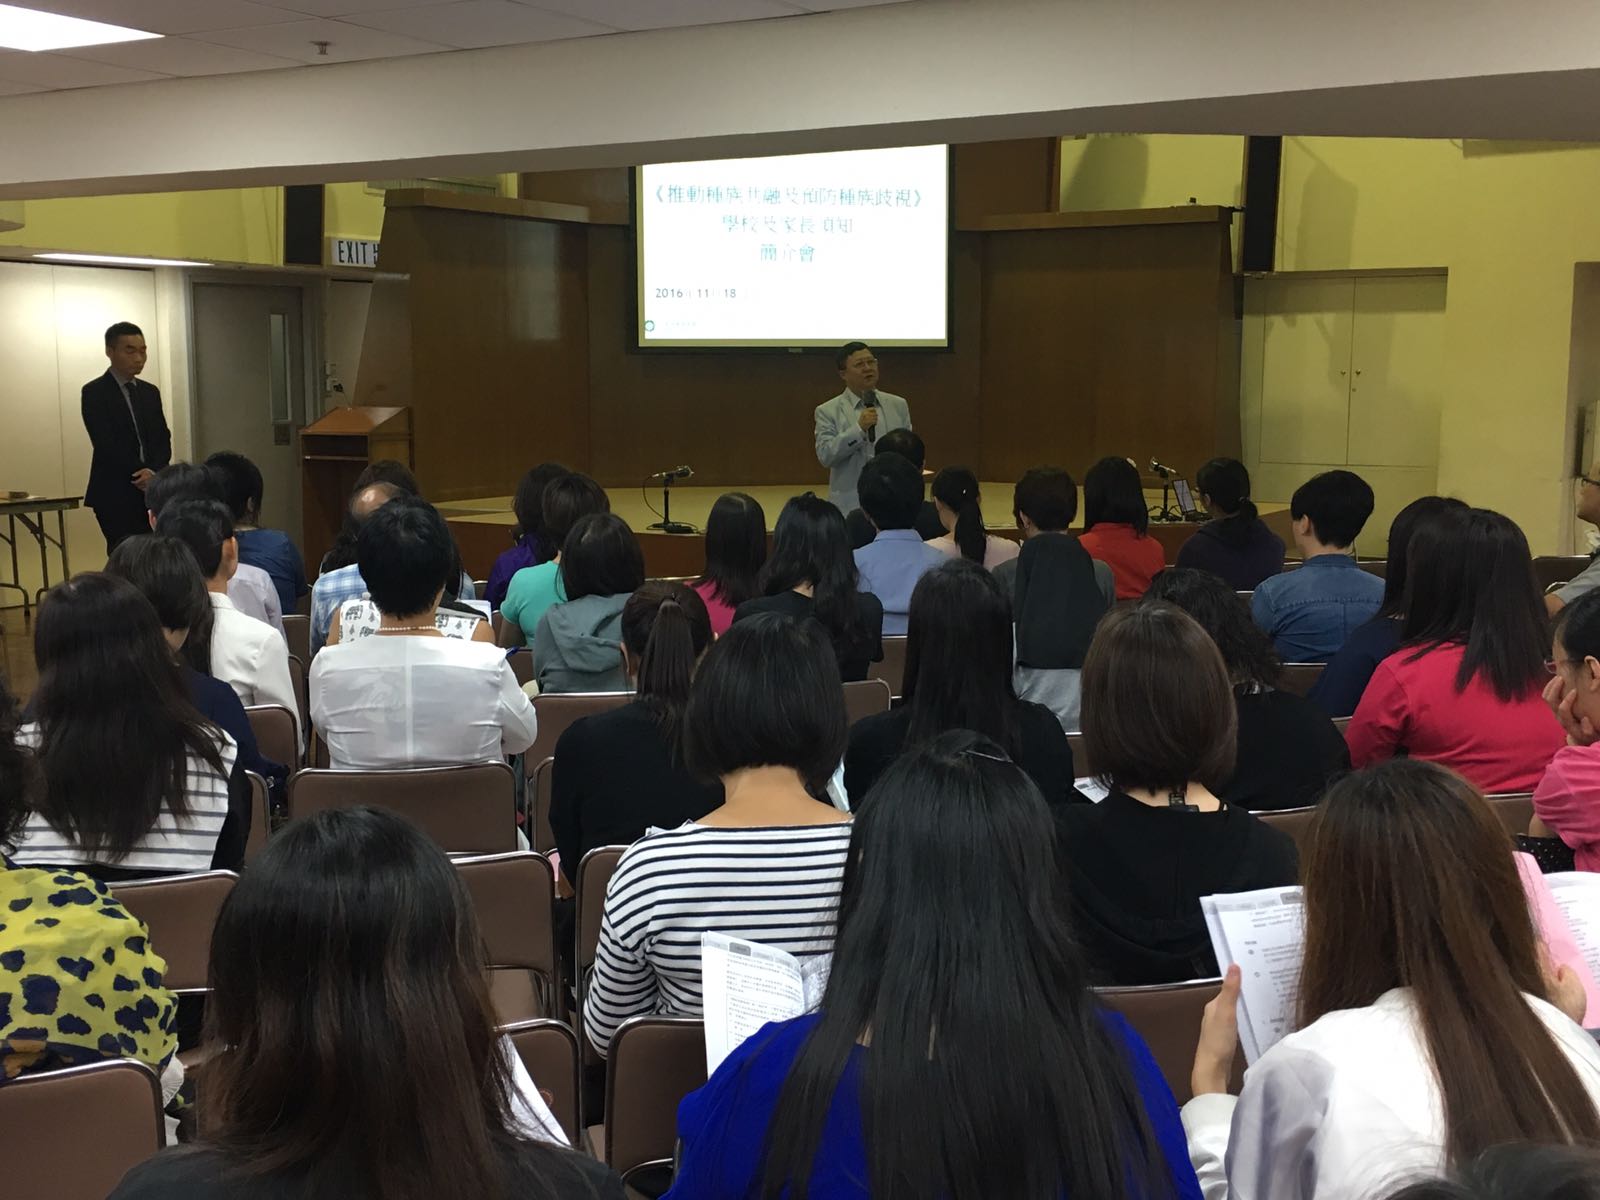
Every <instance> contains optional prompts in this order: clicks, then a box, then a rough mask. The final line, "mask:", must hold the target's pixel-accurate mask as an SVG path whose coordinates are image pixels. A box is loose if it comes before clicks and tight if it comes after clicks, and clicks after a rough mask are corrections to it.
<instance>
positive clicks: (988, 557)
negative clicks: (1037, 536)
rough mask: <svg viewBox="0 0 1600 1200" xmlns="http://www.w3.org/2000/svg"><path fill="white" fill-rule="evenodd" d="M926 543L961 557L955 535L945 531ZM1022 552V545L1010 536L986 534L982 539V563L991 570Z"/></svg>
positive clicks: (953, 555)
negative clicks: (942, 534) (940, 535)
mask: <svg viewBox="0 0 1600 1200" xmlns="http://www.w3.org/2000/svg"><path fill="white" fill-rule="evenodd" d="M928 545H930V546H932V547H933V548H934V549H935V550H942V551H944V553H946V554H948V555H949V556H950V557H951V558H960V557H961V547H960V546H957V545H956V535H955V534H953V533H947V534H945V535H944V536H943V537H936V538H929V539H928ZM1021 553H1022V546H1021V545H1020V544H1018V543H1017V542H1014V541H1012V540H1011V539H1010V538H1003V537H995V535H994V534H992V533H990V534H986V535H984V539H983V565H984V567H985V568H986V569H988V570H990V571H992V570H994V569H995V568H996V567H998V566H999V565H1000V564H1001V563H1003V562H1008V561H1010V560H1011V559H1013V558H1015V557H1016V556H1017V555H1019V554H1021Z"/></svg>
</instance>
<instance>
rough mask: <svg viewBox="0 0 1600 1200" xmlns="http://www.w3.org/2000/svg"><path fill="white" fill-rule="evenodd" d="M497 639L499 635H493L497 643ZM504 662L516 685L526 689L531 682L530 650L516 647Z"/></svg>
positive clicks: (531, 652)
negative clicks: (508, 665)
mask: <svg viewBox="0 0 1600 1200" xmlns="http://www.w3.org/2000/svg"><path fill="white" fill-rule="evenodd" d="M497 615H498V614H497ZM499 639H500V635H499V634H495V640H496V641H498V640H499ZM506 662H507V663H509V664H510V666H511V673H512V674H513V675H514V676H516V679H517V684H518V685H519V686H520V687H527V686H528V685H529V684H530V683H532V682H533V651H532V650H529V649H526V648H525V647H522V646H518V647H517V648H516V649H515V650H513V651H511V653H510V654H508V655H506Z"/></svg>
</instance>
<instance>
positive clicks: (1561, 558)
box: [1533, 554, 1589, 588]
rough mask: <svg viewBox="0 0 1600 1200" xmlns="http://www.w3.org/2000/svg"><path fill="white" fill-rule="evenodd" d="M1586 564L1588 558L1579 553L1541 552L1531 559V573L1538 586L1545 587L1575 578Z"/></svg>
mask: <svg viewBox="0 0 1600 1200" xmlns="http://www.w3.org/2000/svg"><path fill="white" fill-rule="evenodd" d="M1588 565H1589V560H1588V558H1586V557H1585V556H1583V555H1580V554H1541V555H1540V556H1539V557H1538V558H1536V559H1534V560H1533V573H1534V575H1535V576H1536V577H1537V578H1538V580H1539V586H1540V587H1543V588H1547V587H1549V586H1550V585H1551V584H1552V583H1566V582H1568V581H1569V580H1572V579H1575V578H1576V577H1577V576H1578V575H1579V574H1581V573H1582V571H1583V569H1584V568H1585V567H1587V566H1588Z"/></svg>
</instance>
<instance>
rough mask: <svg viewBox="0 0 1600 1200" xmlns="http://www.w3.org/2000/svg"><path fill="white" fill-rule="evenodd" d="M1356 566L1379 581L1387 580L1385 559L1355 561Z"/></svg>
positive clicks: (1387, 573) (1387, 562)
mask: <svg viewBox="0 0 1600 1200" xmlns="http://www.w3.org/2000/svg"><path fill="white" fill-rule="evenodd" d="M1356 565H1357V566H1358V567H1360V568H1361V569H1362V570H1363V571H1365V572H1366V573H1367V574H1368V575H1376V576H1377V577H1378V578H1379V579H1387V578H1389V560H1388V559H1386V558H1362V559H1357V560H1356Z"/></svg>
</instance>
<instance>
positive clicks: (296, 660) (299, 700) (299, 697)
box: [289, 654, 311, 729]
mask: <svg viewBox="0 0 1600 1200" xmlns="http://www.w3.org/2000/svg"><path fill="white" fill-rule="evenodd" d="M289 682H290V683H291V684H293V685H294V702H295V703H296V704H298V705H299V706H300V712H299V713H298V714H297V715H298V716H299V718H300V728H301V729H310V728H311V718H310V717H309V716H307V715H306V714H307V713H309V712H310V711H311V701H310V700H309V698H308V693H307V692H306V660H305V659H303V658H300V657H298V656H297V655H293V654H291V655H289Z"/></svg>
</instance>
